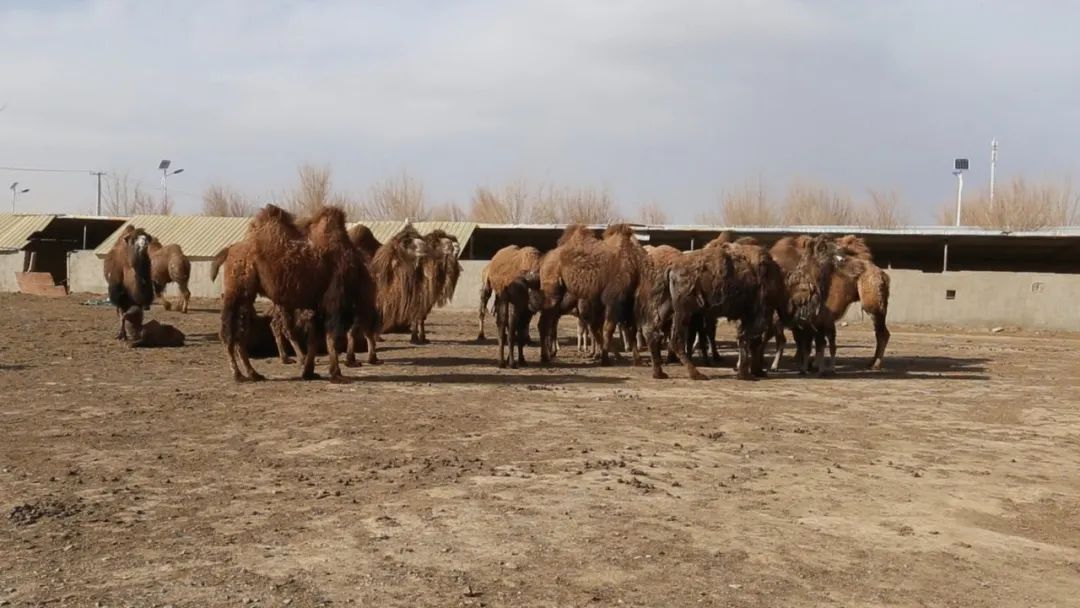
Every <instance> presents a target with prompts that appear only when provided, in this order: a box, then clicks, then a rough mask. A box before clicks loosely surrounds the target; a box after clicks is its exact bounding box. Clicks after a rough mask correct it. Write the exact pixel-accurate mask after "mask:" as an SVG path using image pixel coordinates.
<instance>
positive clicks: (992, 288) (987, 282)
mask: <svg viewBox="0 0 1080 608" xmlns="http://www.w3.org/2000/svg"><path fill="white" fill-rule="evenodd" d="M8 258H11V259H17V261H18V262H17V266H18V268H17V270H21V264H22V255H21V253H20V254H19V255H18V256H11V255H0V268H3V269H5V270H4V272H5V274H11V273H9V272H7V271H6V268H7V266H8ZM486 264H487V262H485V261H462V263H461V265H462V266H463V267H464V272H463V273H462V276H461V278H460V280H459V281H458V286H457V291H456V293H455V295H454V300H453V302H452V303H451V304H450V308H453V309H467V310H476V308H477V306H479V302H480V273H481V271H482V270H483V268H484V266H485V265H486ZM17 270H16V271H17ZM889 276H890V277H892V290H891V297H890V299H889V322H890V323H916V324H926V325H953V326H961V327H974V328H989V327H995V326H1005V327H1021V328H1025V329H1060V330H1071V331H1080V305H1078V303H1080V275H1077V274H1073V275H1069V274H1044V273H1033V272H1032V273H1023V272H948V273H945V274H935V273H924V272H919V271H917V270H890V271H889ZM14 280H15V279H14V276H13V275H12V276H11V280H10V283H11V287H10V288H9V287H8V282H7V277H4V278H0V288H2V289H4V290H5V291H16V290H18V286H17V285H15V284H14ZM68 281H69V284H70V288H71V291H72V292H90V293H105V291H106V285H105V279H104V278H103V276H102V269H101V260H100V259H99V258H98V257H97V256H96V255H94V254H93V252H89V251H75V252H72V253H71V254H70V255H69V257H68ZM189 287H190V289H191V292H192V295H194V296H195V297H200V298H217V297H218V296H219V295H221V278H220V277H218V280H217V281H216V282H211V281H210V262H209V261H196V262H192V264H191V283H190V286H189ZM175 290H176V287H175V286H170V287H169V293H176V291H175ZM946 290H954V291H955V297H954V298H953V299H946ZM863 317H864V315H862V312H861V310H860V309H859V306H858V304H856V305H854V306H852V307H851V309H850V310H849V311H848V314H847V317H845V318H846V320H848V321H851V322H859V321H863V320H868V318H866V319H863Z"/></svg>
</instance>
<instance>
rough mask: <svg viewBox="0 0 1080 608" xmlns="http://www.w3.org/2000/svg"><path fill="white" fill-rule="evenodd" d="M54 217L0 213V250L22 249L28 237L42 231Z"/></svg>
mask: <svg viewBox="0 0 1080 608" xmlns="http://www.w3.org/2000/svg"><path fill="white" fill-rule="evenodd" d="M54 219H56V216H55V215H25V214H12V213H0V249H22V248H23V247H25V246H26V244H27V243H28V242H29V240H30V235H31V234H34V233H35V232H38V231H41V230H44V229H45V227H46V226H48V225H49V224H51V223H52V221H53V220H54Z"/></svg>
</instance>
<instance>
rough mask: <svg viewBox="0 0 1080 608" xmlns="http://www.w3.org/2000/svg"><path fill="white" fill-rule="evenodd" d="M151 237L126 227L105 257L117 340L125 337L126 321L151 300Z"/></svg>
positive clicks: (106, 278) (147, 306)
mask: <svg viewBox="0 0 1080 608" xmlns="http://www.w3.org/2000/svg"><path fill="white" fill-rule="evenodd" d="M151 240H152V237H151V236H150V235H149V234H147V233H146V231H145V230H143V229H142V228H134V227H132V226H130V225H129V226H128V227H127V228H126V229H124V231H123V232H122V233H121V234H120V237H119V238H117V239H116V242H115V243H114V244H113V246H112V249H110V250H109V253H108V254H107V255H106V256H105V262H104V266H103V270H104V273H105V282H106V283H108V285H109V302H111V303H112V305H113V306H115V307H116V311H117V314H118V315H119V316H120V330H119V331H118V332H117V334H116V339H117V340H126V339H127V337H128V334H127V327H126V323H127V322H128V321H129V320H132V319H134V318H135V316H136V314H137V313H139V316H141V313H142V309H143V308H149V307H150V304H151V303H152V302H153V301H154V282H153V279H152V272H151V264H150V242H151Z"/></svg>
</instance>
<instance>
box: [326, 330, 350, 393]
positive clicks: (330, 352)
mask: <svg viewBox="0 0 1080 608" xmlns="http://www.w3.org/2000/svg"><path fill="white" fill-rule="evenodd" d="M337 338H338V336H337V335H335V334H334V333H332V332H326V356H327V358H328V359H329V360H330V369H329V370H328V371H329V372H330V382H333V383H334V384H344V383H347V382H348V381H349V379H348V378H346V377H345V376H343V375H342V374H341V366H340V364H339V363H338V350H337Z"/></svg>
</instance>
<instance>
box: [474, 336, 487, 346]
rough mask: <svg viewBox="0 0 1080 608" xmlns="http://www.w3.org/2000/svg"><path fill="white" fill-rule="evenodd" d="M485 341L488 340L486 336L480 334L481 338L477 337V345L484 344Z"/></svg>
mask: <svg viewBox="0 0 1080 608" xmlns="http://www.w3.org/2000/svg"><path fill="white" fill-rule="evenodd" d="M485 340H487V336H485V335H484V334H480V335H479V336H476V343H477V344H483V343H484V341H485Z"/></svg>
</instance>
